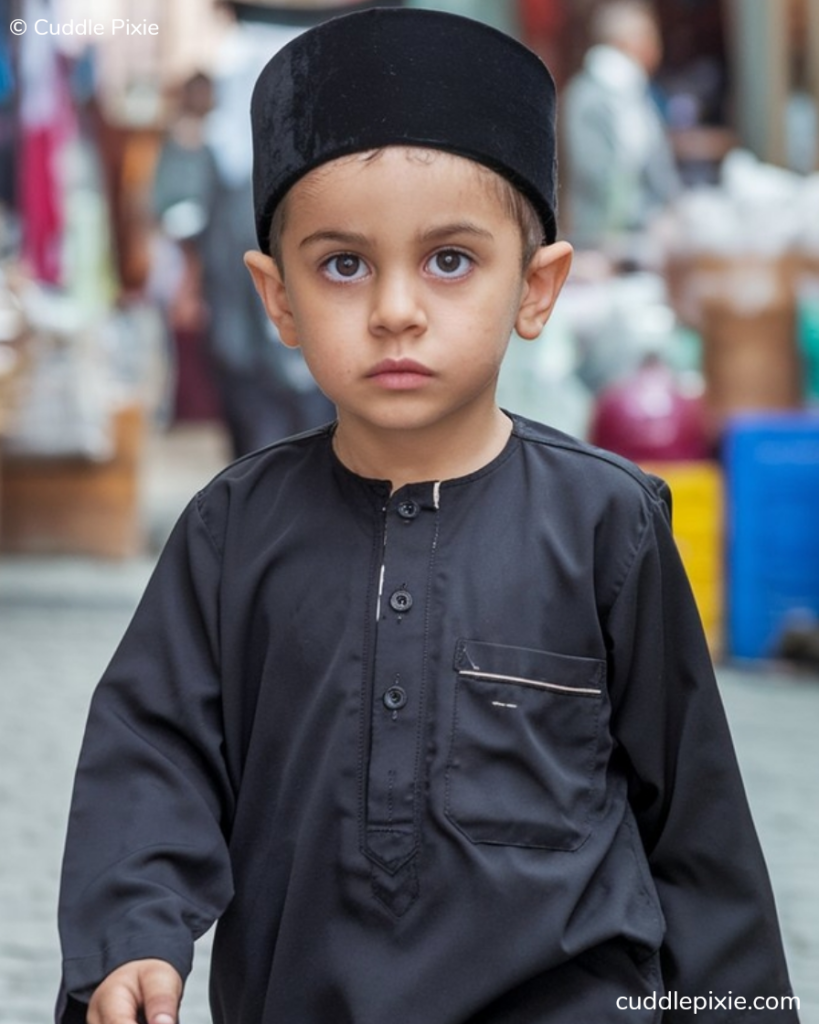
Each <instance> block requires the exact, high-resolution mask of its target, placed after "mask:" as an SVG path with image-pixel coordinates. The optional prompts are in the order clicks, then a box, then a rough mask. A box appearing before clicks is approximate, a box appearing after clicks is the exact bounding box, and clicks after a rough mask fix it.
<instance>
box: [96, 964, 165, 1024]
mask: <svg viewBox="0 0 819 1024" xmlns="http://www.w3.org/2000/svg"><path fill="white" fill-rule="evenodd" d="M181 998H182V979H181V978H180V977H179V975H178V974H177V972H176V971H175V970H174V968H173V967H171V965H170V964H168V963H165V961H164V960H139V961H133V962H131V963H128V964H124V965H123V966H122V967H120V968H118V969H117V970H115V971H113V972H112V973H111V974H109V975H108V977H107V978H106V979H105V980H104V981H103V982H102V983H101V984H100V986H99V987H98V988H97V990H96V992H95V993H94V995H93V997H92V998H91V1002H90V1004H89V1006H88V1017H87V1020H88V1024H142V1022H143V1021H147V1024H177V1015H178V1012H179V1003H180V1000H181Z"/></svg>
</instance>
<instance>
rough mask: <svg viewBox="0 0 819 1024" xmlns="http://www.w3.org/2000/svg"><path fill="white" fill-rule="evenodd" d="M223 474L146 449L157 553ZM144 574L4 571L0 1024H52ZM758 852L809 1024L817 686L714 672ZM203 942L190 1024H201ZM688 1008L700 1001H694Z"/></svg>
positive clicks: (183, 436)
mask: <svg viewBox="0 0 819 1024" xmlns="http://www.w3.org/2000/svg"><path fill="white" fill-rule="evenodd" d="M223 460H224V453H223V448H222V445H221V436H220V435H219V434H218V433H217V432H214V431H209V430H202V429H197V430H191V429H190V428H188V429H187V430H176V431H173V432H172V433H171V434H170V435H168V436H166V437H165V438H163V439H161V440H158V441H156V442H154V444H153V447H152V457H151V458H150V460H149V461H148V463H147V465H148V473H147V475H146V481H145V495H146V502H145V504H146V508H147V510H148V511H147V515H148V517H149V525H150V533H151V536H152V537H153V539H154V546H155V545H156V544H157V543H159V542H161V540H162V539H163V538H164V536H165V535H166V533H167V529H168V528H169V526H170V524H171V523H172V521H173V520H174V519H175V517H176V515H177V514H178V512H179V511H180V509H181V508H182V505H183V504H184V502H185V500H186V499H187V498H188V497H189V496H190V495H191V494H192V493H193V492H194V491H195V490H196V488H197V486H199V485H200V484H201V483H203V482H204V481H205V480H207V479H208V478H209V477H210V476H211V475H212V473H213V472H214V471H215V470H216V469H218V468H219V466H220V464H221V463H222V462H223ZM152 564H153V557H152V555H150V554H146V555H145V556H143V557H140V558H137V559H133V560H129V561H127V562H122V563H116V562H100V561H94V560H87V559H79V558H59V559H39V558H28V557H25V558H23V557H6V558H4V559H2V560H0V680H1V681H2V685H0V837H2V840H1V841H0V1024H43V1022H47V1021H49V1020H50V1019H51V1016H52V1007H53V1002H54V995H55V992H56V988H57V983H58V979H59V950H58V941H57V934H56V922H55V905H56V896H57V884H58V876H59V866H60V856H61V849H62V842H63V835H64V831H65V818H66V811H67V806H68V801H69V797H70V789H71V782H72V775H73V770H74V765H75V762H76V758H77V753H78V750H79V744H80V740H81V735H82V729H83V724H84V720H85V715H86V710H87V705H88V700H89V697H90V693H91V689H92V688H93V685H94V683H95V682H96V679H97V678H98V677H99V675H100V673H101V672H102V670H103V669H104V667H105V664H106V662H107V660H108V658H109V657H110V655H111V653H112V652H113V649H114V647H115V645H116V643H117V641H118V640H119V637H120V636H121V634H122V632H123V630H124V628H125V626H126V624H127V622H128V619H129V617H130V615H131V612H132V610H133V607H134V605H135V603H136V600H137V599H138V597H139V595H140V593H141V591H142V589H143V587H144V585H145V582H146V581H147V578H148V574H149V573H150V570H151V566H152ZM719 677H720V683H721V687H722V691H723V696H724V699H725V703H726V706H727V709H728V714H729V718H730V720H731V724H732V728H733V731H734V739H735V743H736V747H737V751H738V754H739V758H740V762H741V764H742V768H743V772H744V776H745V782H746V787H747V789H748V794H749V799H750V801H751V805H752V808H753V811H754V814H755V817H756V822H757V827H758V830H759V833H760V837H761V839H762V843H763V846H764V848H765V851H766V854H767V858H768V864H769V868H770V872H771V877H772V880H773V884H774V889H775V892H776V896H777V900H778V904H779V911H780V915H781V920H782V925H783V930H784V934H785V941H786V946H787V952H788V957H789V962H790V967H791V975H792V980H793V983H794V987H795V990H796V993H797V995H799V996H800V998H801V1001H802V1022H803V1024H819V870H817V867H818V866H819V801H817V798H816V792H817V782H819V729H818V728H817V727H819V678H816V677H807V676H797V675H788V674H786V673H782V672H778V673H774V672H773V671H768V670H766V669H756V670H754V671H743V670H739V669H737V668H727V667H725V668H720V670H719ZM208 951H209V945H208V939H207V937H206V938H205V939H204V940H203V941H202V943H200V947H199V949H198V951H197V959H196V964H195V967H194V971H193V975H192V976H191V979H190V981H189V984H188V990H187V993H186V996H185V1002H184V1006H183V1011H184V1012H183V1016H182V1019H183V1021H184V1024H208V1022H209V1015H208V1012H207V1004H206V994H205V993H206V975H207V959H208ZM692 994H696V993H692Z"/></svg>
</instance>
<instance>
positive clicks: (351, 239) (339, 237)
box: [299, 231, 368, 249]
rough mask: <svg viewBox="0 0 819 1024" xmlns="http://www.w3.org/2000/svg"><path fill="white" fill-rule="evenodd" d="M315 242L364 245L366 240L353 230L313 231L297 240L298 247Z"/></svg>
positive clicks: (301, 247)
mask: <svg viewBox="0 0 819 1024" xmlns="http://www.w3.org/2000/svg"><path fill="white" fill-rule="evenodd" d="M316 242H336V243H338V244H339V245H356V246H362V245H366V244H367V242H368V239H367V236H366V235H360V234H357V233H356V232H355V231H314V232H313V233H312V235H308V236H307V237H306V238H302V240H301V241H300V242H299V248H300V249H303V248H304V247H305V246H307V245H314V244H315V243H316Z"/></svg>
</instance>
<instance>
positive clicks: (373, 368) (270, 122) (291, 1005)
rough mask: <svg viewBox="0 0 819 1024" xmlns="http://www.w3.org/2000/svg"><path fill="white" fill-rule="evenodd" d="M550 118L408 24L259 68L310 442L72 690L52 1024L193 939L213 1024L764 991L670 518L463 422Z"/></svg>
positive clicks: (327, 36) (556, 1016) (540, 429)
mask: <svg viewBox="0 0 819 1024" xmlns="http://www.w3.org/2000/svg"><path fill="white" fill-rule="evenodd" d="M555 103H556V96H555V88H554V82H553V79H552V77H551V75H550V74H549V72H548V70H547V69H546V68H545V66H544V65H543V63H542V62H541V61H540V59H539V58H538V57H537V56H535V54H533V53H532V52H531V51H530V50H527V49H526V48H525V47H523V46H521V44H520V43H518V42H517V41H516V40H514V39H512V38H511V37H509V36H506V35H504V34H503V33H501V32H498V31H496V30H495V29H492V28H490V27H488V26H486V25H484V24H482V23H480V22H477V21H473V20H471V19H468V18H462V17H458V16H455V15H451V14H444V13H441V12H437V11H430V10H418V9H408V10H392V11H391V10H372V11H367V12H363V13H359V14H354V15H351V16H347V17H340V18H337V19H334V20H332V21H329V22H327V23H326V24H323V25H320V26H319V27H318V28H316V29H314V30H313V31H312V32H310V33H306V34H305V35H303V36H300V37H299V38H297V39H295V40H294V41H293V42H292V43H291V44H290V45H289V46H288V47H286V48H285V49H284V50H283V51H281V52H280V53H278V54H277V55H276V56H275V57H274V58H273V59H272V60H271V61H270V63H269V64H268V65H267V66H266V68H265V69H264V71H263V72H262V74H261V76H260V78H259V82H258V84H257V86H256V89H255V91H254V95H253V104H252V124H253V137H254V141H255V147H256V148H255V167H254V183H255V189H254V197H255V204H256V206H255V210H256V230H257V242H258V248H257V249H254V250H252V251H249V252H248V253H247V254H246V257H245V259H246V263H247V267H248V269H249V270H250V271H251V273H252V275H253V277H254V280H255V282H256V286H257V287H258V289H259V292H260V295H261V296H262V297H263V299H264V304H265V308H266V310H267V312H268V315H269V316H270V317H271V319H273V320H274V321H275V323H276V324H277V326H278V329H279V331H280V334H281V337H282V339H283V341H284V343H285V344H286V345H288V346H292V347H297V346H300V347H301V348H302V350H303V351H304V354H305V358H306V360H307V362H308V365H309V366H310V367H311V369H312V370H313V372H314V373H315V375H316V378H317V379H318V380H319V381H320V383H321V385H322V387H324V388H326V390H327V393H328V394H329V395H331V396H332V397H333V399H334V401H335V403H336V406H337V418H336V420H335V421H334V422H333V423H332V424H329V425H327V426H325V427H322V428H319V429H316V430H313V431H310V432H308V433H307V434H303V435H302V436H301V437H298V438H289V439H287V440H285V441H282V442H280V443H278V444H275V445H271V446H268V447H267V448H265V449H264V450H263V451H260V452H256V453H255V454H253V455H251V456H248V457H247V458H244V459H242V460H241V461H240V462H238V463H235V464H233V465H232V466H229V467H228V468H227V469H225V470H223V471H222V472H221V473H219V474H218V475H217V476H216V478H215V479H214V480H213V481H211V482H210V484H208V485H206V486H205V487H204V488H203V489H202V490H200V491H199V493H198V494H197V495H196V496H195V497H194V498H193V499H192V501H191V502H190V504H189V506H188V508H187V509H186V510H185V512H184V513H183V514H182V516H181V518H180V521H179V523H178V524H177V527H176V529H175V530H174V531H173V534H172V536H171V538H170V540H169V542H168V545H167V546H166V548H165V551H164V552H163V555H162V557H161V559H160V562H159V564H158V566H157V569H156V572H155V573H154V575H153V578H152V580H151V582H150V583H149V585H148V590H147V591H146V594H145V596H144V598H143V600H142V602H141V603H140V606H139V608H138V610H137V612H136V615H135V617H134V619H133V621H132V623H131V625H130V627H129V629H128V631H127V634H126V636H125V638H124V639H123V641H122V643H121V644H120V646H119V648H118V650H117V652H116V654H115V656H114V659H113V661H112V663H111V665H110V666H109V668H108V670H107V672H106V674H105V677H104V679H103V680H102V683H101V684H100V686H99V687H98V688H97V690H96V693H95V696H94V699H93V701H92V708H91V712H90V716H89V721H88V727H87V729H86V734H85V740H84V748H83V753H82V755H81V760H80V765H79V769H78V773H77V783H76V786H75V790H74V798H73V805H72V812H71V817H70V823H69V832H68V839H67V844H66V855H65V860H64V868H63V883H62V889H61V913H60V921H61V935H62V942H63V952H64V982H63V989H62V995H61V1001H60V1004H59V1006H58V1011H57V1019H58V1021H59V1022H60V1024H75V1022H81V1021H85V1020H87V1021H88V1022H89V1024H136V1021H137V1019H140V1020H143V1019H144V1020H145V1021H146V1022H147V1024H177V1021H178V1020H179V1000H180V997H181V994H182V990H183V984H184V982H183V979H184V976H185V975H186V974H187V971H188V970H189V969H190V965H191V956H192V953H193V944H194V940H195V938H196V937H198V936H199V935H201V934H203V933H204V931H205V930H206V929H207V928H208V927H209V926H210V925H211V924H212V923H213V921H214V920H215V919H217V918H218V919H219V923H218V926H217V931H216V936H215V939H214V944H213V953H212V958H211V986H210V992H211V1006H212V1011H213V1019H214V1021H215V1022H217V1024H228V1022H229V1024H349V1022H355V1024H455V1022H463V1024H466V1022H467V1021H468V1022H471V1024H479V1022H481V1024H509V1022H514V1024H568V1022H571V1024H575V1022H577V1024H619V1022H620V1021H621V1020H624V1019H628V1021H629V1022H630V1024H637V1022H641V1024H656V1022H657V1021H658V1020H659V1016H658V1013H657V1002H656V1000H657V999H658V998H663V997H664V995H665V989H666V988H667V990H668V991H669V993H670V992H680V993H685V994H686V995H687V996H688V997H689V998H690V997H691V995H698V996H699V997H700V998H703V994H705V993H708V994H709V995H711V994H713V995H714V996H717V997H718V998H719V999H720V1000H725V999H727V998H728V995H729V993H731V992H735V993H738V994H739V993H741V994H742V996H743V997H744V998H745V997H755V996H756V997H758V996H760V995H762V994H764V995H766V996H769V997H770V996H774V997H777V996H784V995H785V994H786V993H788V992H789V982H788V978H787V969H786V965H785V960H784V955H783V951H782V946H781V939H780V935H779V930H778V925H777V921H776V912H775V907H774V903H773V896H772V893H771V889H770V884H769V881H768V878H767V874H766V869H765V865H764V860H763V857H762V853H761V851H760V848H759V843H758V840H757V838H756V835H755V832H754V828H753V824H752V821H751V817H750V813H749V810H748V806H747V801H746V800H745V797H744V794H743V790H742V783H741V779H740V775H739V771H738V767H737V764H736V759H735V757H734V754H733V750H732V747H731V741H730V736H729V733H728V727H727V723H726V720H725V714H724V711H723V709H722V707H721V704H720V697H719V691H718V689H717V684H716V680H715V678H714V674H713V667H712V665H711V661H710V657H709V654H708V648H707V645H706V642H705V638H704V636H703V632H702V626H701V624H700V621H699V617H698V614H697V610H696V605H695V604H694V600H693V597H692V595H691V591H690V587H689V584H688V580H687V578H686V576H685V572H684V570H683V567H682V563H681V561H680V557H679V552H678V550H677V547H676V545H675V542H674V538H673V535H672V532H671V525H670V496H669V492H668V488H667V487H666V486H665V485H664V484H663V483H662V482H661V481H659V480H657V479H656V478H653V477H649V476H647V475H646V474H644V473H642V472H641V471H640V470H639V469H638V468H637V467H636V466H635V465H633V464H631V463H628V462H626V461H625V460H623V459H620V458H618V457H617V456H615V455H611V454H607V453H604V452H602V451H601V450H600V449H596V448H593V447H591V446H590V445H587V444H585V443H583V442H582V441H579V440H576V439H573V438H571V437H568V436H567V435H565V434H562V433H561V432H559V431H557V430H555V429H554V428H552V427H549V426H547V425H544V424H539V423H535V422H533V421H530V420H526V419H524V418H523V417H521V416H517V415H513V414H508V413H505V412H504V411H503V410H502V409H501V408H500V407H499V406H498V404H497V395H496V385H497V380H498V374H499V371H500V366H501V363H502V361H503V359H504V357H505V354H506V350H507V346H508V344H509V340H510V335H511V333H512V331H513V329H514V330H516V331H517V333H518V334H519V335H520V336H521V337H522V338H525V339H529V340H534V339H535V338H537V337H538V336H539V335H540V333H541V331H542V329H543V327H544V324H545V323H546V322H547V321H548V320H549V318H550V315H551V313H552V310H553V308H554V304H555V303H556V301H557V299H558V296H559V294H560V291H561V288H562V286H563V284H564V282H565V280H566V277H567V275H568V273H569V268H570V265H571V257H572V249H571V246H570V245H568V244H567V243H566V242H565V241H562V240H559V239H558V233H557V224H556V220H555V191H556V180H555V160H554V157H555V128H554V113H555ZM706 998H707V997H706ZM641 999H645V1001H646V1005H645V1006H642V1007H641V1006H639V1005H634V1003H635V1002H638V1001H639V1000H641ZM652 999H653V1000H654V1004H653V1005H651V1002H650V1001H651V1000H652ZM86 1004H87V1006H86ZM722 1005H723V1006H724V1002H723V1004H722ZM789 1005H790V1004H789V1003H785V1004H783V1007H782V1009H781V1010H780V1012H776V1011H772V1010H770V1009H768V1010H759V1008H758V1007H757V1008H756V1012H753V1011H751V1010H749V1012H743V1013H741V1014H739V1015H734V1014H730V1015H729V1018H735V1019H737V1020H739V1019H742V1020H743V1021H747V1022H748V1024H763V1022H765V1024H767V1022H770V1024H774V1022H775V1024H795V1022H796V1021H797V1015H796V1013H795V1012H794V1011H793V1010H792V1009H790V1008H789ZM86 1011H87V1012H86ZM140 1011H144V1017H143V1015H142V1014H141V1012H140ZM624 1011H627V1012H625V1013H624ZM697 1012H701V1015H700V1016H697V1017H696V1020H697V1021H699V1020H702V1021H704V1022H707V1024H717V1022H718V1021H719V1020H720V1019H721V1018H722V1017H723V1015H724V1013H723V1010H721V1009H719V1008H717V1009H716V1011H715V1012H714V1011H712V1012H710V1013H706V1012H702V1011H701V1008H698V1011H695V1013H697ZM663 1019H664V1020H667V1022H668V1024H672V1021H673V1022H676V1024H682V1022H683V1021H689V1020H693V1019H694V1017H693V1016H692V1015H691V1014H690V1013H687V1012H683V1013H681V1014H678V1013H676V1012H672V1013H670V1014H669V1015H668V1016H667V1017H666V1015H665V1014H663Z"/></svg>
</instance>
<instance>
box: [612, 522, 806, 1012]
mask: <svg viewBox="0 0 819 1024" xmlns="http://www.w3.org/2000/svg"><path fill="white" fill-rule="evenodd" d="M608 632H609V638H610V643H611V659H612V665H613V683H612V702H613V707H614V715H613V721H612V729H613V733H614V735H615V738H616V741H617V742H618V744H619V745H620V751H621V753H622V754H623V755H624V756H625V757H626V758H628V761H629V762H630V771H629V776H630V778H631V779H632V780H633V781H632V784H631V790H630V802H631V805H632V807H633V809H634V812H635V815H636V817H637V821H638V824H639V828H640V832H641V834H642V838H643V842H644V845H645V847H646V851H647V854H648V860H649V864H650V867H651V873H652V876H653V878H654V881H655V884H656V887H657V891H658V894H659V899H660V903H661V905H662V909H663V913H664V915H665V919H666V925H667V938H666V942H665V945H664V948H663V950H662V963H663V975H664V980H665V985H666V989H667V990H668V991H669V992H676V993H677V994H678V995H680V996H682V995H685V996H691V997H692V996H708V995H709V993H711V994H713V995H714V996H715V997H727V996H728V995H729V993H730V994H732V995H733V996H741V997H743V998H745V999H747V1000H748V1001H749V1003H750V1002H751V1000H753V999H754V998H755V997H758V996H762V997H780V996H785V995H789V994H790V993H791V989H790V984H789V981H788V975H787V969H786V966H785V959H784V954H783V952H782V947H781V940H780V935H779V928H778V924H777V918H776V911H775V907H774V901H773V896H772V893H771V888H770V883H769V879H768V875H767V870H766V867H765V864H764V861H763V857H762V853H761V851H760V847H759V843H758V840H757V836H756V833H755V830H754V826H753V823H752V821H751V816H750V812H749V809H748V804H747V800H746V797H745V793H744V789H743V785H742V781H741V778H740V774H739V770H738V767H737V764H736V759H735V756H734V752H733V746H732V743H731V739H730V736H729V732H728V726H727V723H726V718H725V714H724V711H723V707H722V703H721V699H720V696H719V692H718V689H717V685H716V681H715V678H714V673H713V669H712V665H711V659H710V656H709V652H708V649H707V646H706V643H705V639H704V636H703V632H702V628H701V626H700V622H699V618H698V614H697V611H696V607H695V604H694V600H693V597H692V595H691V590H690V587H689V584H688V581H687V578H686V576H685V572H684V570H683V567H682V564H681V561H680V558H679V556H678V553H677V550H676V547H675V544H674V541H673V539H672V536H671V532H670V529H669V527H668V523H667V521H666V518H665V515H664V506H663V504H662V503H660V502H658V503H657V506H656V508H655V509H654V513H653V518H650V519H649V520H648V521H647V523H646V527H645V530H644V532H643V537H642V544H641V546H640V549H639V550H638V551H637V553H636V555H635V558H634V560H633V563H632V566H631V569H630V571H629V574H628V578H627V579H626V581H625V583H624V585H623V587H622V590H621V592H620V594H619V597H618V599H617V602H616V604H615V606H614V608H613V610H612V613H611V615H610V618H609V622H608ZM727 1005H728V1004H727V1003H726V1004H723V1006H721V1007H719V1008H718V1009H714V1010H713V1012H712V1013H709V1012H707V1011H701V1012H699V1013H698V1014H697V1016H696V1020H697V1021H700V1022H708V1021H714V1022H715V1024H716V1022H717V1021H719V1022H721V1024H730V1022H733V1021H743V1022H745V1024H751V1022H753V1021H757V1020H758V1021H759V1022H760V1024H762V1022H763V1021H764V1022H766V1024H773V1022H778V1024H785V1022H793V1021H796V1020H797V1016H796V1012H795V1011H794V1010H790V1009H788V1010H786V1009H780V1010H778V1011H772V1010H767V1009H766V1010H758V1011H755V1010H752V1009H745V1010H735V1011H734V1012H731V1011H730V1010H727V1009H726V1007H727ZM692 1019H693V1017H692V1016H691V1012H690V1011H683V1010H677V1011H674V1010H671V1011H669V1012H667V1014H666V1015H665V1016H664V1017H663V1020H664V1021H668V1022H669V1024H676V1022H681V1021H688V1020H692Z"/></svg>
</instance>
